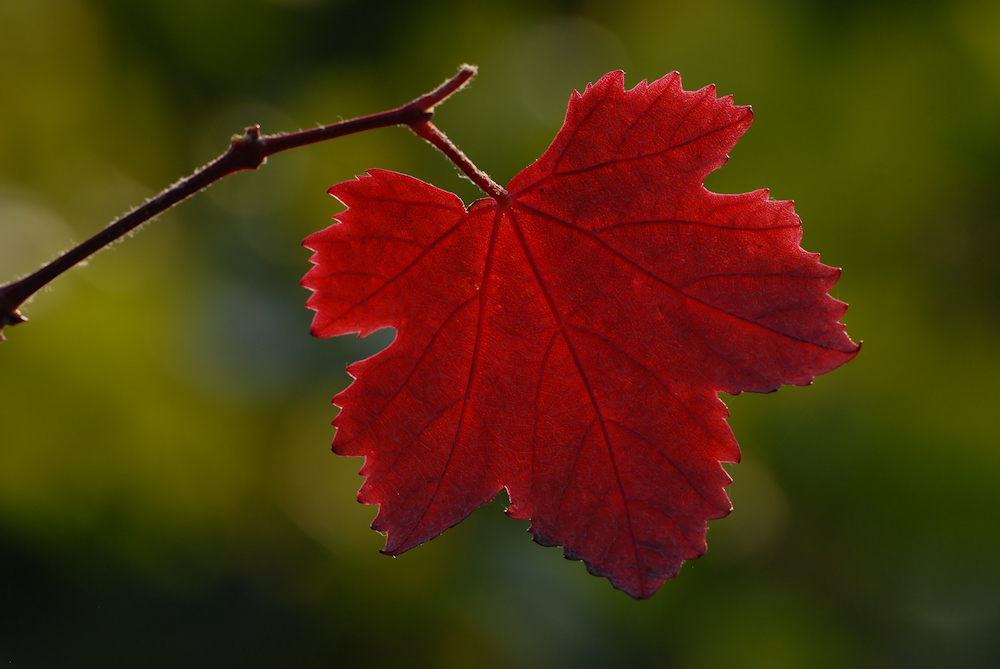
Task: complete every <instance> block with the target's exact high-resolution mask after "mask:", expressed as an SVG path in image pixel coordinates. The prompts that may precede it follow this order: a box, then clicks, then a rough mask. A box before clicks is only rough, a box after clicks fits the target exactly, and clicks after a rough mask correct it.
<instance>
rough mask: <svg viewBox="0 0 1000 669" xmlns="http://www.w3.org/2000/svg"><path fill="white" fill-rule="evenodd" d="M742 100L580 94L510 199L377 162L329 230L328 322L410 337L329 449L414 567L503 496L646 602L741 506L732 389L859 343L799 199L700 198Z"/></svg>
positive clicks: (370, 377)
mask: <svg viewBox="0 0 1000 669" xmlns="http://www.w3.org/2000/svg"><path fill="white" fill-rule="evenodd" d="M750 122H751V113H750V109H749V108H748V107H737V106H734V105H733V104H732V101H731V98H729V97H725V98H721V99H716V97H715V90H714V88H713V87H711V86H709V87H706V88H703V89H701V90H700V91H695V92H687V91H684V90H683V89H682V88H681V81H680V76H679V75H678V74H677V73H673V74H670V75H667V76H666V77H664V78H662V79H660V80H659V81H657V82H655V83H653V84H650V85H647V84H646V82H642V83H640V84H639V85H638V86H636V87H635V88H634V89H632V90H630V91H625V90H624V87H623V74H622V73H621V72H612V73H610V74H608V75H606V76H605V77H604V78H602V79H601V80H600V81H599V82H598V83H597V84H596V85H593V86H588V88H587V90H586V92H585V93H584V94H583V95H582V96H581V95H580V94H579V93H574V94H573V96H572V98H571V99H570V103H569V110H568V112H567V114H566V122H565V123H564V125H563V127H562V129H561V130H560V131H559V134H558V135H557V136H556V138H555V141H554V142H553V143H552V146H550V147H549V149H548V150H547V151H546V152H545V154H544V155H543V156H542V157H541V158H540V159H539V160H538V161H536V162H535V163H534V164H533V165H531V166H530V167H528V168H527V169H526V170H524V171H523V172H521V173H520V174H518V175H517V176H516V177H515V178H514V180H513V181H512V182H511V183H510V185H509V187H508V191H509V193H510V203H509V205H507V204H498V203H497V202H496V201H494V200H492V199H486V200H480V201H478V202H476V203H475V204H473V205H472V206H471V207H469V209H468V210H466V208H465V207H464V206H463V204H462V202H461V201H460V200H459V199H458V197H456V196H455V195H452V194H451V193H446V192H444V191H442V190H439V189H437V188H435V187H433V186H430V185H428V184H426V183H423V182H421V181H418V180H417V179H414V178H412V177H408V176H403V175H400V174H395V173H392V172H386V171H382V170H371V171H370V172H368V175H367V176H362V177H359V178H358V179H357V180H355V181H349V182H345V183H341V184H338V185H336V186H334V187H333V188H331V189H330V193H331V194H332V195H334V196H335V197H336V198H337V199H339V200H340V201H341V202H343V203H344V204H345V205H346V206H347V211H345V212H343V213H341V214H339V215H337V216H336V217H335V218H336V219H337V220H338V221H339V222H340V223H339V224H335V225H333V226H331V227H329V228H327V229H326V230H323V231H321V232H318V233H316V234H314V235H312V236H310V237H309V238H308V239H307V240H306V241H305V245H306V246H307V247H308V248H310V249H312V250H314V251H315V252H316V254H315V255H314V256H313V259H312V260H313V262H314V263H316V267H314V268H313V269H312V270H310V271H309V273H308V274H307V275H306V277H305V279H304V280H303V285H304V286H306V287H307V288H310V289H312V290H314V291H315V293H314V294H313V295H312V297H311V298H310V300H309V302H308V306H309V307H310V308H312V309H315V310H316V312H317V313H316V316H315V320H314V322H313V326H312V332H313V334H315V335H317V336H321V337H329V336H334V335H342V334H347V333H360V334H361V335H367V334H369V333H371V332H373V331H375V330H377V329H380V328H383V327H387V326H391V327H394V328H396V329H397V331H398V332H397V336H396V340H395V341H394V342H393V344H392V345H391V346H389V348H387V349H386V350H384V351H382V352H381V353H379V354H378V355H375V356H374V357H372V358H369V359H367V360H364V361H362V362H359V363H356V364H354V365H351V366H350V368H349V371H350V373H351V375H352V376H354V377H355V378H356V379H357V380H356V381H355V382H354V383H353V384H352V385H351V386H350V387H349V388H348V389H347V390H345V391H344V392H342V393H341V394H339V395H338V396H337V397H336V398H335V400H334V402H335V403H336V404H337V405H338V406H340V407H342V409H343V410H342V411H341V413H340V415H339V416H338V417H337V419H336V420H335V421H334V425H336V426H337V436H336V439H335V441H334V450H335V451H336V452H337V453H338V454H340V455H349V456H364V457H365V458H366V460H365V464H364V466H363V467H362V469H361V473H362V474H363V475H364V476H366V477H367V481H365V483H364V485H363V486H362V487H361V490H360V492H359V493H358V499H359V500H360V501H361V502H363V503H365V504H378V505H379V507H380V508H379V513H378V516H377V517H376V519H375V522H374V523H373V524H372V527H373V528H374V529H376V530H380V531H384V532H386V533H387V541H386V546H385V548H384V550H383V552H385V553H388V554H391V555H395V554H398V553H402V552H403V551H406V550H408V549H410V548H413V547H414V546H416V545H418V544H420V543H422V542H424V541H427V540H428V539H431V538H433V537H435V536H437V535H438V534H440V533H441V532H443V531H444V530H446V529H447V528H449V527H451V526H452V525H455V524H456V523H458V522H459V521H461V520H462V519H463V518H465V517H466V516H468V515H469V514H470V513H471V512H472V511H473V510H474V509H475V508H476V507H478V506H479V505H481V504H483V503H485V502H488V501H490V500H492V499H493V497H494V496H495V495H496V494H497V493H498V492H499V491H500V489H501V488H504V487H506V489H507V492H508V494H509V496H510V500H511V502H512V504H511V507H510V509H508V511H507V513H508V515H510V516H511V517H512V518H519V519H531V521H532V523H531V532H532V533H534V536H535V540H536V541H537V542H538V543H540V544H542V545H546V546H552V545H561V546H563V547H564V550H565V555H566V557H567V558H570V559H575V560H583V561H584V562H585V563H586V565H587V569H588V570H589V571H590V572H591V573H593V574H597V575H600V576H606V577H607V578H608V579H610V581H611V583H612V584H613V585H614V586H615V587H616V588H619V589H621V590H624V591H625V592H627V593H628V594H630V595H632V596H633V597H637V598H638V597H648V596H650V595H652V594H653V593H654V592H656V590H657V589H658V588H659V587H660V585H661V584H662V583H663V581H664V580H666V579H668V578H671V577H673V576H674V575H675V574H676V573H677V571H678V570H679V569H680V565H681V562H682V561H683V560H688V559H691V558H695V557H698V556H699V555H701V554H702V553H704V551H705V528H706V521H708V520H711V519H713V518H721V517H722V516H725V515H726V514H727V513H729V511H730V509H731V505H730V503H729V499H728V497H727V496H726V493H725V491H724V488H725V486H726V485H728V484H729V482H730V478H729V476H728V475H727V474H726V472H725V471H724V470H723V468H722V466H721V464H720V462H737V461H738V460H739V457H740V454H739V449H738V447H737V445H736V441H735V440H734V438H733V435H732V432H731V431H730V429H729V426H728V424H727V423H726V421H725V419H726V417H727V415H728V412H727V410H726V407H725V405H724V404H723V403H722V401H721V400H720V399H719V398H718V392H719V391H723V392H727V393H732V394H735V393H739V392H741V391H744V390H751V391H755V392H770V391H773V390H775V389H777V388H778V387H779V386H780V385H782V384H797V385H805V384H808V383H810V382H811V381H812V379H813V377H814V376H816V375H818V374H823V373H825V372H828V371H830V370H831V369H833V368H835V367H837V366H838V365H841V364H843V363H845V362H847V361H848V360H850V359H851V358H852V357H853V356H854V355H855V354H856V353H857V350H858V347H857V346H856V345H855V344H853V343H852V342H851V340H850V339H849V338H848V337H847V335H846V333H845V332H844V328H843V326H842V325H841V324H839V323H838V322H837V321H838V319H839V318H840V316H841V315H842V314H843V313H844V310H845V309H846V305H845V304H843V303H841V302H838V301H836V300H834V299H833V298H831V297H830V296H829V295H827V291H828V290H829V289H830V288H831V287H832V286H833V285H834V283H836V281H837V277H838V275H839V271H838V270H836V269H833V268H830V267H826V266H825V265H822V264H820V263H819V261H818V256H817V255H815V254H810V253H806V252H805V251H803V250H802V249H801V248H800V247H799V240H800V239H801V230H800V224H799V218H798V217H797V216H796V215H795V213H794V212H793V210H792V203H791V202H774V201H771V200H769V199H768V192H767V191H766V190H760V191H755V192H753V193H747V194H743V195H717V194H715V193H711V192H709V191H707V190H706V189H705V188H704V187H703V185H702V183H703V181H704V178H705V176H706V175H707V174H708V173H709V172H711V171H712V170H715V169H716V168H718V167H720V166H721V165H723V164H724V163H725V161H726V159H727V152H728V151H729V150H730V149H731V148H732V147H733V145H735V143H736V141H737V139H738V138H739V137H740V135H742V134H743V132H744V131H745V130H746V129H747V127H748V126H749V125H750Z"/></svg>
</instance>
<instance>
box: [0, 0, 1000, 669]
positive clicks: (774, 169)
mask: <svg viewBox="0 0 1000 669" xmlns="http://www.w3.org/2000/svg"><path fill="white" fill-rule="evenodd" d="M463 62H470V63H476V64H478V65H479V66H480V68H481V69H480V74H479V76H478V77H477V79H476V80H475V81H474V82H473V85H472V86H471V88H469V89H468V90H466V91H464V92H462V93H461V94H459V95H457V96H456V97H454V98H453V99H451V100H449V101H448V102H447V103H446V104H445V105H443V106H442V107H441V108H440V109H439V111H438V115H437V119H436V122H437V123H438V125H439V126H440V127H441V128H443V129H444V130H445V131H446V132H448V133H449V135H450V136H451V137H452V139H453V140H455V141H456V142H457V143H458V144H459V145H460V146H461V147H462V148H463V149H464V150H465V151H466V153H468V154H469V155H470V156H471V157H472V158H473V160H475V161H476V162H477V163H478V164H479V166H480V167H482V168H483V169H485V170H486V171H487V172H489V173H490V174H491V175H492V176H493V177H494V178H495V179H496V180H497V181H499V182H501V183H506V182H507V181H508V180H509V179H510V178H511V177H512V176H513V175H514V174H516V173H517V171H519V170H520V169H521V168H523V167H524V166H526V165H527V164H529V163H530V162H531V161H533V160H534V159H535V158H536V157H537V156H538V155H540V154H541V152H542V151H543V150H544V149H545V147H546V146H547V145H548V143H549V142H550V141H551V139H552V137H553V135H554V134H555V132H556V130H557V129H558V128H559V125H560V123H561V120H562V115H563V113H564V111H565V104H566V100H567V99H568V96H569V94H570V92H571V91H572V90H573V89H574V88H577V89H582V88H583V87H584V86H585V85H586V84H587V82H589V81H593V80H595V79H596V78H598V77H600V76H601V75H602V74H604V73H605V72H607V71H609V70H612V69H619V68H620V69H624V70H625V71H626V82H627V84H628V85H629V86H632V85H634V84H635V83H637V82H638V81H639V80H641V79H643V78H649V79H656V78H659V77H660V76H662V75H664V74H665V73H667V72H669V71H671V70H679V71H680V72H681V74H682V76H683V78H684V84H685V87H686V88H688V89H694V88H700V87H702V86H704V85H706V84H709V83H715V84H717V86H718V90H719V92H720V94H732V95H733V96H734V98H735V101H736V102H737V103H738V104H752V105H753V107H754V111H755V115H756V120H755V121H754V125H753V127H752V128H751V129H750V130H749V132H748V133H747V135H746V136H745V138H744V139H743V140H742V141H741V142H740V144H739V145H738V146H737V147H736V149H735V150H734V151H733V153H732V160H731V161H730V163H729V164H728V165H727V166H726V167H724V168H723V169H722V170H720V171H718V172H716V173H715V174H713V175H712V176H710V177H709V179H708V182H707V185H708V186H709V187H710V188H711V189H713V190H716V191H718V192H743V191H747V190H752V189H756V188H761V187H769V188H771V192H772V196H773V197H775V198H778V199H795V201H796V209H797V211H798V212H799V214H800V215H801V216H802V218H803V221H804V229H805V236H804V240H803V245H804V247H805V248H806V249H807V250H810V251H817V252H822V254H823V260H824V262H826V263H827V264H831V265H836V266H839V267H843V268H844V273H843V278H842V279H841V281H840V283H839V284H838V285H837V287H836V288H835V289H834V295H835V296H836V297H838V298H839V299H842V300H844V301H847V302H849V303H850V304H851V308H850V310H849V311H848V312H847V314H846V316H845V318H844V320H845V322H846V323H847V326H848V331H849V333H850V334H851V335H852V336H853V337H854V339H855V340H863V341H864V344H865V345H864V349H863V350H862V352H861V354H860V355H859V357H858V358H857V359H856V360H855V361H853V362H852V363H850V364H849V365H847V366H846V367H844V368H842V369H838V370H836V371H835V372H833V373H831V374H829V375H828V376H825V377H822V378H820V379H818V380H817V381H816V383H815V384H814V385H813V386H812V387H809V388H785V389H783V390H781V391H780V392H778V393H777V394H772V395H768V396H757V395H742V396H740V397H736V398H730V397H725V398H724V399H725V400H726V402H727V403H728V404H729V405H730V408H731V410H732V419H731V423H732V426H733V428H734V430H735V432H736V435H737V437H738V439H739V441H740V444H741V446H742V448H743V452H744V461H743V463H741V464H739V465H735V466H730V467H729V469H730V472H731V473H732V474H733V476H734V478H735V482H734V483H733V484H732V486H731V487H730V489H729V490H730V493H731V496H732V499H733V502H734V504H735V510H734V511H733V513H732V514H731V515H730V516H729V517H728V518H726V519H723V520H718V521H714V522H712V523H711V525H710V528H709V533H708V542H709V551H708V553H707V555H706V556H705V557H703V558H702V559H700V560H697V561H694V562H690V563H687V564H686V565H685V566H684V568H683V569H682V570H681V573H680V575H679V576H678V577H677V578H676V579H675V580H673V581H671V582H668V583H667V584H666V585H665V586H664V587H663V589H662V590H661V591H660V593H659V594H658V595H656V596H655V597H654V598H652V599H651V600H648V601H644V602H635V601H632V600H631V599H629V598H628V597H627V596H625V595H624V594H622V593H620V592H617V591H614V590H612V588H611V587H610V586H609V584H608V583H607V582H606V581H604V580H603V579H597V578H594V577H592V576H589V575H587V574H586V573H585V570H584V568H583V566H582V565H581V564H580V563H577V562H566V561H564V560H563V559H562V558H561V552H560V551H559V550H558V549H544V548H541V547H539V546H536V545H535V544H533V543H532V542H531V541H530V538H529V535H528V534H527V533H526V532H525V529H526V525H527V524H526V523H519V522H515V521H511V520H508V519H506V518H505V517H504V516H503V514H502V513H501V511H502V508H503V504H502V502H503V501H504V500H502V499H498V500H497V501H496V502H494V503H493V504H491V505H489V506H487V507H485V508H483V509H480V510H479V511H477V512H476V513H474V514H473V515H472V517H470V518H469V519H468V520H466V521H465V522H464V523H462V524H461V525H460V526H458V527H456V528H454V529H452V530H450V531H448V532H447V533H445V534H444V535H443V536H442V537H440V538H439V539H436V540H435V541H433V542H431V543H429V544H427V545H424V546H421V547H420V548H418V549H415V550H413V551H412V552H410V553H407V554H406V555H404V556H402V557H399V558H395V559H393V558H388V557H385V556H382V555H380V554H379V553H378V552H377V551H378V549H379V547H380V546H381V545H382V538H381V537H380V536H379V535H378V534H376V533H375V532H372V531H371V530H369V529H368V524H369V523H370V521H371V519H372V517H373V516H374V512H375V509H374V508H373V507H362V506H361V505H359V504H357V503H356V502H355V492H356V490H357V488H358V486H359V484H360V478H359V477H358V476H357V474H356V472H357V469H358V467H359V464H360V463H359V462H358V461H357V460H347V459H340V458H337V457H335V456H333V455H332V454H331V453H330V451H329V442H330V440H331V438H332V428H331V427H330V426H329V423H330V421H331V420H332V418H333V416H334V412H335V409H334V408H333V407H332V406H331V405H330V398H331V397H332V396H333V395H334V394H335V393H336V392H338V391H339V390H340V389H342V388H343V387H344V386H345V384H346V383H347V382H348V377H347V375H346V374H345V372H344V367H345V365H346V364H347V363H348V362H349V361H352V360H356V359H359V358H361V357H365V356H367V355H370V354H371V353H373V352H374V351H376V350H378V348H379V347H380V346H383V345H385V343H387V341H389V339H390V338H391V336H386V335H384V333H379V334H376V335H374V336H373V337H371V338H369V339H368V340H358V339H354V338H344V339H341V340H324V341H319V340H314V339H312V338H311V337H310V336H309V334H308V326H309V322H310V318H311V312H309V311H307V310H306V309H305V308H304V307H303V303H304V301H305V299H306V297H307V293H306V291H304V290H303V289H301V288H300V287H299V286H298V282H299V280H300V278H301V276H302V274H303V273H304V272H305V271H306V270H307V268H308V267H309V265H308V262H307V258H308V252H307V251H305V250H304V249H303V248H302V247H301V246H300V244H301V240H302V239H303V238H304V237H305V236H306V235H307V234H309V233H311V232H313V231H315V230H318V229H320V228H322V227H325V226H326V225H328V224H329V222H330V221H329V219H330V216H331V215H332V214H333V213H335V212H336V211H338V206H337V204H336V202H335V201H334V200H332V199H331V198H330V197H329V196H327V195H326V194H325V191H326V189H327V188H328V187H329V186H330V185H331V184H333V183H335V182H338V181H342V180H345V179H349V178H351V177H352V176H353V175H355V174H358V173H360V172H362V171H364V170H365V169H367V168H371V167H381V168H387V169H394V170H398V171H403V172H407V173H409V174H413V175H415V176H418V177H420V178H423V179H425V180H427V181H430V182H432V183H435V184H436V185H438V186H441V187H443V188H447V189H450V190H455V191H456V192H458V193H459V194H460V195H461V196H462V197H463V198H464V199H465V200H466V201H467V202H469V201H471V200H473V199H475V198H476V197H477V194H476V191H475V190H474V188H473V187H472V186H471V184H469V183H468V182H467V181H464V180H462V179H460V178H458V175H457V172H456V171H455V170H454V168H452V167H451V166H450V165H449V164H448V163H447V162H446V161H445V160H444V159H443V158H442V157H441V156H440V155H439V154H437V153H436V152H435V151H434V150H432V149H431V148H430V147H428V146H426V145H424V144H423V143H422V142H421V141H420V140H418V139H416V138H415V137H414V136H412V135H411V134H410V133H408V132H407V131H406V130H404V129H398V128H391V129H383V130H378V131H375V132H370V133H366V134H364V135H360V136H353V137H349V138H344V139H340V140H336V141H333V142H329V143H327V144H324V145H317V146H313V147H307V148H303V149H299V150H296V151H294V152H290V153H287V154H282V155H279V156H276V157H274V158H272V159H271V161H270V162H269V163H268V164H267V165H266V166H264V168H262V169H261V170H260V171H259V172H255V173H242V174H238V175H235V176H233V177H230V178H229V179H228V180H226V181H225V182H223V183H221V184H218V185H216V186H215V187H213V188H212V189H210V190H209V191H208V192H207V193H204V194H200V195H199V196H197V197H196V198H194V199H193V200H191V201H189V202H186V203H184V204H182V205H181V206H179V207H178V208H177V209H176V210H174V211H172V212H170V213H168V214H166V215H164V216H163V217H162V218H161V219H159V220H157V221H156V222H154V223H152V224H150V225H148V226H147V227H146V228H145V229H143V230H142V231H141V232H140V234H138V235H136V236H135V237H134V238H130V239H127V240H125V241H123V242H121V243H120V244H118V245H117V246H115V247H114V248H113V249H112V250H109V251H105V252H103V253H101V254H100V255H98V256H97V257H95V258H94V259H93V261H92V262H91V263H90V264H89V265H88V266H86V267H83V268H78V269H75V270H73V271H72V272H71V273H69V274H68V275H66V276H65V277H63V278H61V279H59V280H58V281H57V282H56V283H55V284H54V285H53V286H52V287H51V288H50V289H49V290H47V291H45V292H44V293H42V294H40V295H39V296H38V297H37V298H36V299H35V300H34V301H33V302H32V303H30V304H29V305H28V306H27V308H26V309H25V314H26V315H27V316H28V317H30V318H31V322H30V323H28V324H25V325H23V326H19V327H17V328H10V329H8V331H7V335H8V337H9V342H7V343H5V344H3V345H2V346H0V425H2V432H0V434H2V436H0V661H2V662H3V663H8V664H9V665H10V666H15V667H49V666H53V667H56V666H59V667H62V666H74V667H75V666H80V667H87V666H94V667H114V666H126V667H127V666H144V667H159V666H163V667H177V666H185V667H187V666H190V667H199V666H206V667H208V666H212V667H217V666H243V667H257V666H260V667H281V666H288V667H314V666H315V667H321V666H323V667H332V666H362V667H600V666H628V665H631V664H634V665H635V666H644V667H694V668H702V667H704V668H710V667H761V668H767V669H772V668H776V669H781V668H784V667H943V666H948V667H996V666H1000V569H998V567H1000V522H998V521H997V518H996V514H997V509H998V508H1000V485H998V484H1000V449H998V442H1000V419H998V417H997V416H998V413H1000V412H998V406H1000V335H998V331H1000V266H998V264H997V257H998V253H1000V183H998V181H1000V167H998V163H1000V3H997V2H991V1H985V0H982V1H977V0H968V1H961V2H931V1H916V2H913V1H910V2H903V1H902V0H886V1H883V2H871V1H869V2H858V1H851V0H813V1H811V2H809V1H801V2H780V1H778V0H770V1H769V0H753V1H749V2H748V1H744V0H713V1H710V2H702V3H686V2H653V1H646V2H643V1H642V0H635V1H627V2H626V1H622V0H617V1H615V2H612V1H610V0H594V1H591V2H587V1H583V0H581V1H573V0H562V1H559V0H554V1H552V2H548V3H546V2H538V1H531V2H529V1H527V0H523V1H520V2H518V1H503V2H489V3H486V2H482V3H477V2H454V1H451V0H441V1H434V0H424V1H422V2H412V3H403V2H378V1H375V0H370V1H369V2H355V1H351V0H270V1H265V0H0V281H6V280H9V279H13V278H15V277H16V276H19V275H21V274H23V273H25V272H28V271H30V270H32V269H34V268H36V267H37V266H38V265H39V264H40V263H41V262H43V261H46V260H48V259H50V258H52V257H53V255H54V254H56V253H57V252H59V251H60V250H62V249H64V248H66V247H67V246H68V245H69V244H70V243H71V242H73V241H80V240H81V239H83V238H85V237H86V236H89V235H90V234H92V233H93V232H95V231H97V230H98V229H100V228H101V227H102V226H103V225H105V224H106V223H107V222H108V221H109V220H111V219H112V218H113V217H114V216H116V215H118V214H120V213H122V212H123V211H125V210H127V209H128V208H129V207H131V206H134V205H136V204H139V203H141V202H142V201H143V199H144V198H146V197H148V196H150V195H152V194H154V193H155V192H156V191H157V190H159V189H160V188H162V187H163V186H165V185H167V184H169V183H171V182H173V181H174V180H175V179H177V178H178V177H180V176H182V175H184V174H188V173H190V172H191V171H192V169H193V168H194V167H196V166H198V165H200V164H202V163H204V162H205V161H207V160H208V159H209V158H211V157H213V156H215V155H217V154H218V153H221V152H222V151H223V150H224V149H225V147H226V145H227V142H228V137H229V135H230V134H231V133H233V132H237V131H239V130H241V129H242V127H243V126H244V125H246V124H250V123H260V124H261V125H262V127H263V130H264V131H265V132H277V131H291V130H297V129H299V128H306V127H311V126H314V125H315V124H317V123H328V122H332V121H335V120H337V119H339V118H349V117H351V116H356V115H360V114H366V113H371V112H375V111H380V110H383V109H387V108H390V107H394V106H397V105H399V104H401V103H404V102H406V101H408V100H409V99H411V98H412V97H414V96H416V95H418V94H420V93H423V92H425V91H427V90H430V89H431V88H432V87H433V86H435V85H437V84H438V83H439V82H441V81H442V80H443V79H445V78H446V77H448V76H450V75H451V74H453V73H454V71H455V68H456V67H457V66H458V65H459V64H460V63H463ZM502 497H503V496H502V495H501V498H502Z"/></svg>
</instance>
